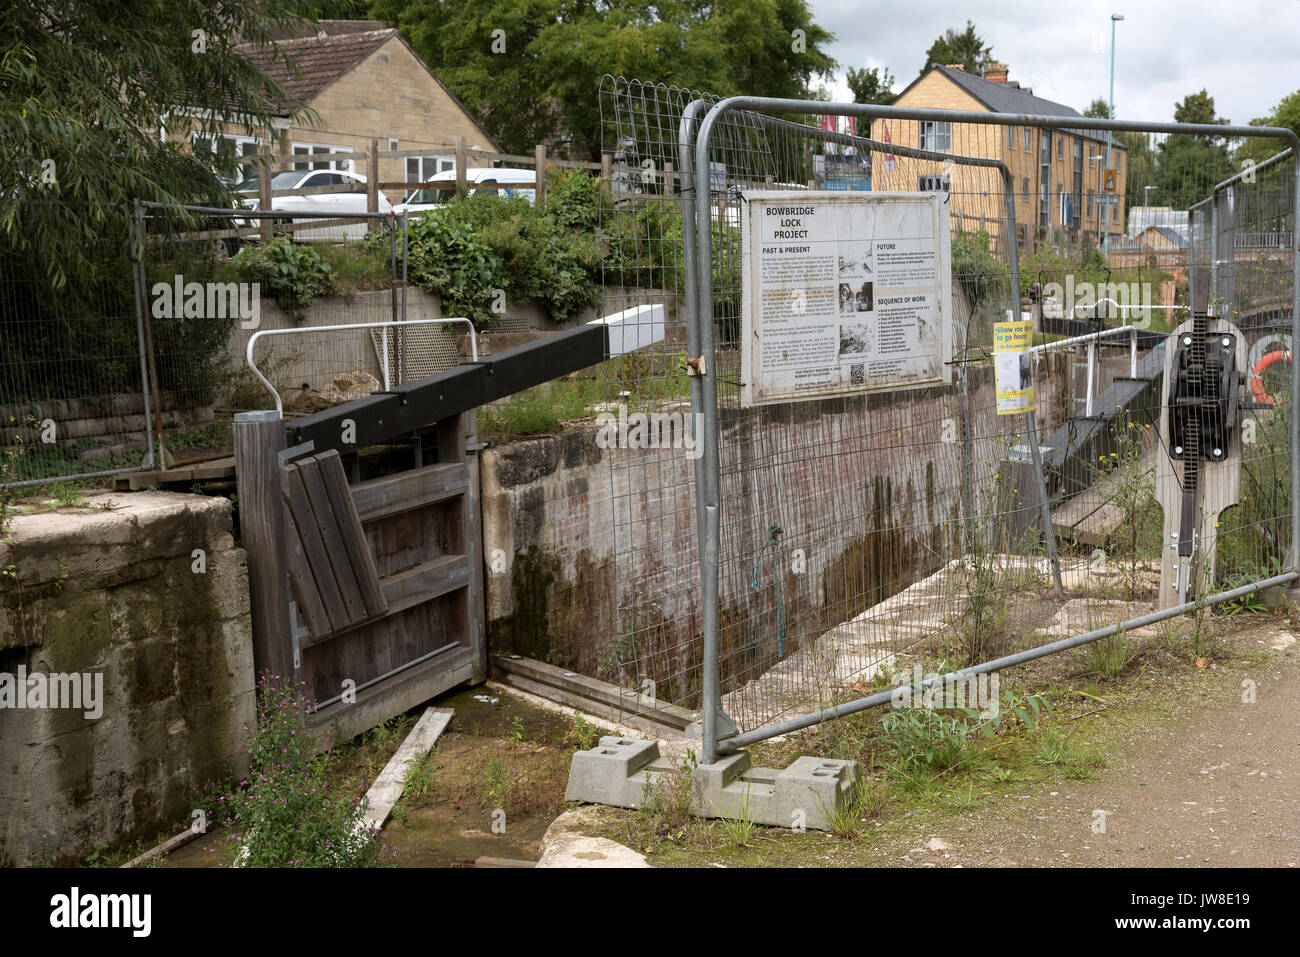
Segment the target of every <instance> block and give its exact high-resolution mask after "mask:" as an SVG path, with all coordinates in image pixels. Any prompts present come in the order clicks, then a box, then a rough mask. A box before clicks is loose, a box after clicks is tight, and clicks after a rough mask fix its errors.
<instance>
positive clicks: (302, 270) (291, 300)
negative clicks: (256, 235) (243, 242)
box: [232, 236, 334, 321]
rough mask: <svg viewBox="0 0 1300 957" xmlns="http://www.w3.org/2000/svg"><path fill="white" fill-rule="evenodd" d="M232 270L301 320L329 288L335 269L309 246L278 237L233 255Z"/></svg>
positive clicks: (296, 319) (295, 318)
mask: <svg viewBox="0 0 1300 957" xmlns="http://www.w3.org/2000/svg"><path fill="white" fill-rule="evenodd" d="M232 265H233V266H234V268H235V269H236V270H237V271H238V272H239V273H240V274H241V275H243V276H246V277H248V278H249V279H250V280H251V281H253V282H260V283H261V284H262V285H263V286H265V287H266V289H267V291H269V292H270V293H271V296H272V297H273V298H274V299H275V303H276V305H277V306H279V307H280V308H281V309H283V310H284V311H285V312H286V313H288V314H289V315H290V316H292V317H293V318H294V320H295V321H301V320H302V316H303V313H304V312H305V311H306V310H307V309H308V308H309V307H310V306H311V304H312V303H313V302H315V301H316V299H317V298H318V297H320V296H323V295H325V293H327V292H329V291H330V289H331V284H332V280H333V275H334V270H333V269H332V268H331V267H330V264H329V263H327V262H326V261H325V259H324V257H323V256H322V255H321V254H320V253H319V252H317V251H316V250H315V249H312V248H311V247H310V246H295V245H294V244H293V242H292V241H291V240H290V239H289V238H288V237H287V236H277V237H276V238H274V239H272V240H271V241H270V242H268V243H265V244H264V245H260V246H246V247H244V248H243V249H241V250H240V251H239V252H238V253H237V254H236V256H235V258H234V261H233V263H232Z"/></svg>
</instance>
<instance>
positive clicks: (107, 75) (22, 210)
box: [0, 0, 310, 289]
mask: <svg viewBox="0 0 1300 957" xmlns="http://www.w3.org/2000/svg"><path fill="white" fill-rule="evenodd" d="M308 13H310V5H308V4H306V3H304V2H302V0H229V2H223V3H221V4H212V3H211V2H209V0H135V2H132V3H129V4H115V3H101V2H96V0H63V2H60V3H57V4H50V3H47V2H45V0H11V2H10V3H7V4H5V6H4V8H3V10H2V11H0V255H3V256H4V257H5V258H6V259H9V260H10V265H9V266H8V268H12V269H26V270H28V271H29V272H37V273H39V274H42V275H44V276H45V277H46V278H47V279H48V281H49V282H50V284H51V285H52V286H53V287H55V288H59V289H63V288H65V287H66V286H67V284H68V280H69V274H70V273H73V272H75V273H76V274H77V275H79V276H83V277H84V276H85V275H86V273H87V272H92V271H94V270H95V269H96V263H94V262H92V261H90V257H89V256H82V257H78V255H77V254H78V253H79V252H82V251H84V250H87V249H89V248H91V247H94V246H96V245H98V244H99V241H100V240H102V239H104V238H112V239H113V240H114V241H118V240H120V239H123V238H125V236H126V208H127V205H128V204H129V203H130V202H131V201H132V200H134V199H136V198H140V199H151V200H156V201H160V202H168V203H184V202H192V201H194V200H195V199H203V200H205V201H207V202H226V203H228V202H229V195H228V194H227V193H226V192H225V191H224V187H222V186H221V184H220V182H219V181H218V180H217V179H216V177H215V176H214V174H213V171H212V163H211V160H210V159H207V158H205V157H203V156H202V155H201V154H200V155H194V154H191V153H190V152H188V151H187V150H185V149H182V148H181V147H180V146H179V145H178V144H176V143H174V142H170V141H165V140H163V139H162V138H161V137H160V136H159V131H160V130H161V129H162V128H163V127H164V120H165V117H166V114H167V113H168V112H169V111H173V110H177V109H181V108H184V109H185V110H186V112H187V113H190V114H193V115H197V116H203V117H205V118H204V119H203V120H202V121H201V124H202V128H203V129H204V130H205V131H208V132H212V131H215V130H216V129H217V128H218V127H219V126H220V124H221V123H222V122H223V121H227V120H230V121H234V120H237V119H238V118H240V117H241V116H242V117H246V118H247V119H248V122H249V123H250V124H252V125H255V126H266V125H269V123H270V120H271V117H273V116H276V115H278V114H279V113H280V107H279V104H280V103H282V102H284V100H285V99H286V98H287V94H286V92H285V90H284V89H283V87H281V86H280V84H278V83H276V82H275V81H274V80H272V79H270V78H269V77H268V76H266V74H264V73H263V72H262V71H261V70H260V69H259V68H258V67H257V66H255V65H254V64H253V63H252V62H251V61H250V60H249V59H248V57H247V55H246V53H245V52H243V51H242V49H241V48H240V47H239V44H243V43H249V44H253V45H261V46H265V45H266V44H269V42H270V40H271V37H272V36H273V35H276V34H277V32H278V31H282V30H285V29H289V28H294V27H297V26H301V25H302V24H303V23H304V22H305V16H306V15H307V14H308ZM171 125H175V121H174V120H173V121H172V124H171ZM74 263H75V270H74V269H72V268H70V267H71V266H72V264H74ZM112 268H113V269H114V270H115V271H116V268H117V267H116V266H114V267H112Z"/></svg>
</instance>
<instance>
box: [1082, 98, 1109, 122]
mask: <svg viewBox="0 0 1300 957" xmlns="http://www.w3.org/2000/svg"><path fill="white" fill-rule="evenodd" d="M1083 115H1084V116H1091V117H1093V118H1094V119H1098V120H1105V119H1109V118H1110V104H1109V103H1108V102H1107V101H1106V98H1105V97H1104V96H1099V97H1097V98H1096V99H1095V100H1093V101H1092V102H1091V103H1089V104H1088V108H1087V109H1086V110H1084V111H1083Z"/></svg>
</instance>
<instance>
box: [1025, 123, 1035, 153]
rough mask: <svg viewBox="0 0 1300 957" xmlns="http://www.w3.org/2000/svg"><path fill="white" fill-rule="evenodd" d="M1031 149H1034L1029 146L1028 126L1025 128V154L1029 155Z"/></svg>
mask: <svg viewBox="0 0 1300 957" xmlns="http://www.w3.org/2000/svg"><path fill="white" fill-rule="evenodd" d="M1031 149H1033V147H1032V146H1030V145H1029V127H1027V126H1026V127H1025V152H1026V153H1028V152H1029V151H1030V150H1031Z"/></svg>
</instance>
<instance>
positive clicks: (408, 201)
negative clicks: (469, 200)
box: [395, 166, 537, 216]
mask: <svg viewBox="0 0 1300 957" xmlns="http://www.w3.org/2000/svg"><path fill="white" fill-rule="evenodd" d="M536 181H537V177H536V174H535V173H534V172H533V171H532V170H530V169H516V168H513V167H490V166H480V167H476V168H471V169H467V170H465V184H466V186H467V187H471V186H474V185H478V184H482V183H507V184H513V183H518V184H519V186H518V188H515V187H513V186H511V187H510V188H507V189H493V190H486V189H470V190H469V192H470V193H471V194H473V193H495V194H496V195H498V196H522V197H523V198H524V199H526V200H528V202H529V204H530V205H531V204H532V203H533V202H534V201H535V199H536V196H537V190H536V189H535V188H534V187H535V186H536ZM455 195H456V171H455V170H443V171H442V172H441V173H437V174H435V175H434V176H431V177H430V178H429V179H427V180H425V181H424V183H423V184H422V185H421V186H420V187H419V188H417V189H413V190H411V191H410V192H409V193H407V194H406V198H405V199H404V200H403V201H402V202H400V203H398V204H397V206H396V207H395V211H396V212H397V213H398V214H399V215H400V214H401V213H403V212H405V213H408V214H409V215H411V216H418V215H419V214H420V213H424V212H428V211H429V210H431V209H437V208H438V207H439V206H445V205H446V204H447V203H448V202H450V201H451V199H452V198H453V197H455Z"/></svg>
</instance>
